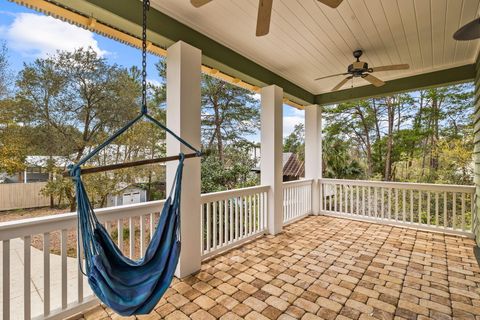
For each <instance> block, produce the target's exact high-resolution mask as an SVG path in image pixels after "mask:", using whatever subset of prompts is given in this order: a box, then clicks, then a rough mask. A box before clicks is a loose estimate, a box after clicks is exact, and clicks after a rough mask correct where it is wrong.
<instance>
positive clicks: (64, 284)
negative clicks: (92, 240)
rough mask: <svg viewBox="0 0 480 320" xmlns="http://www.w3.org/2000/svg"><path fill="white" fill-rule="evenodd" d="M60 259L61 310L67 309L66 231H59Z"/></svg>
mask: <svg viewBox="0 0 480 320" xmlns="http://www.w3.org/2000/svg"><path fill="white" fill-rule="evenodd" d="M61 237H62V240H61V246H62V249H61V256H62V257H61V259H62V272H61V274H62V309H66V308H67V294H68V293H67V230H65V229H62V231H61Z"/></svg>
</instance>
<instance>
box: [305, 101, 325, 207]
mask: <svg viewBox="0 0 480 320" xmlns="http://www.w3.org/2000/svg"><path fill="white" fill-rule="evenodd" d="M305 178H306V179H314V183H313V185H312V213H313V214H319V213H320V189H319V187H320V183H319V181H318V180H319V179H321V178H322V108H321V107H319V106H317V105H312V106H307V107H305Z"/></svg>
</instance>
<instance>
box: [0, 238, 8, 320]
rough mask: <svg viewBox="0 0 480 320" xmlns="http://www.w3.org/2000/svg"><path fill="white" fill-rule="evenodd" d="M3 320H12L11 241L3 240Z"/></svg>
mask: <svg viewBox="0 0 480 320" xmlns="http://www.w3.org/2000/svg"><path fill="white" fill-rule="evenodd" d="M2 250H3V253H2V255H3V277H2V278H3V280H2V286H3V288H2V289H3V296H2V298H3V319H4V320H9V319H10V240H3V242H2Z"/></svg>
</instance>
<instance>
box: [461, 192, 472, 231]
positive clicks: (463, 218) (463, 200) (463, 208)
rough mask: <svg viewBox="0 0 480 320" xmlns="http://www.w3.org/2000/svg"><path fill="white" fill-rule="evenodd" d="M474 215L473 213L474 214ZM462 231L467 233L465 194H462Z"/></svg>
mask: <svg viewBox="0 0 480 320" xmlns="http://www.w3.org/2000/svg"><path fill="white" fill-rule="evenodd" d="M472 215H473V212H472ZM462 231H465V193H463V192H462Z"/></svg>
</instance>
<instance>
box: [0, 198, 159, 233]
mask: <svg viewBox="0 0 480 320" xmlns="http://www.w3.org/2000/svg"><path fill="white" fill-rule="evenodd" d="M164 202H165V200H158V201H150V202H143V203H136V204H130V205H124V206H118V207H109V208H102V209H96V210H95V213H96V215H97V217H98V218H99V219H100V221H105V220H110V219H112V220H116V219H124V218H129V217H137V216H141V215H146V214H149V213H152V212H160V210H161V209H162V206H163V203H164ZM76 226H77V213H76V212H69V213H61V214H56V215H51V216H44V217H35V218H28V219H21V220H15V221H8V222H1V223H0V241H3V240H9V239H15V238H18V237H23V236H27V235H33V234H41V233H47V232H52V231H56V230H62V229H71V228H76Z"/></svg>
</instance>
